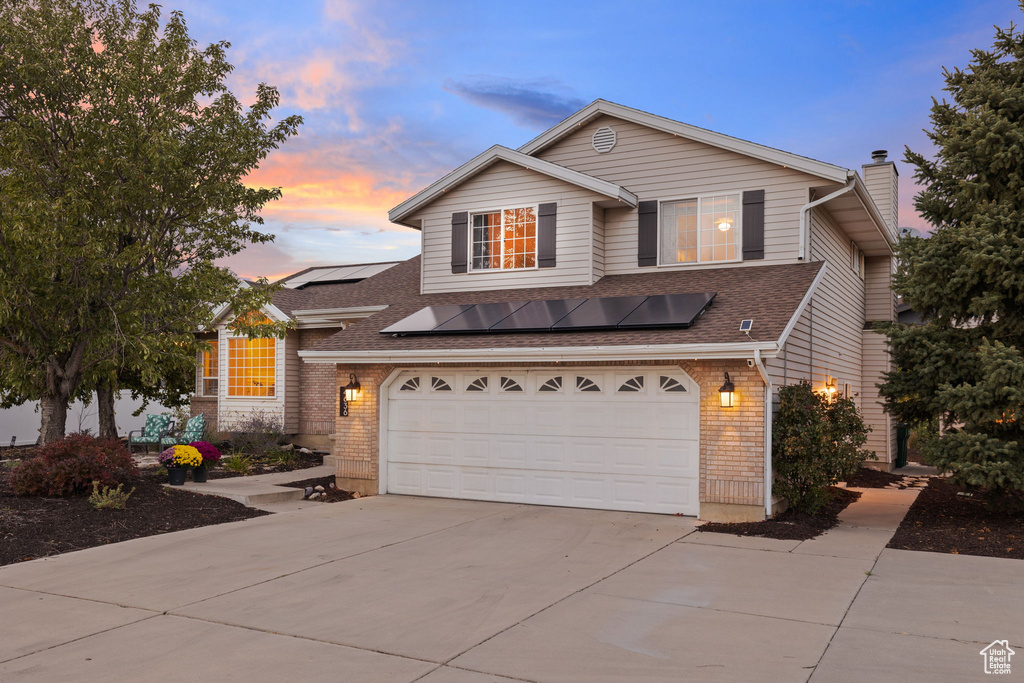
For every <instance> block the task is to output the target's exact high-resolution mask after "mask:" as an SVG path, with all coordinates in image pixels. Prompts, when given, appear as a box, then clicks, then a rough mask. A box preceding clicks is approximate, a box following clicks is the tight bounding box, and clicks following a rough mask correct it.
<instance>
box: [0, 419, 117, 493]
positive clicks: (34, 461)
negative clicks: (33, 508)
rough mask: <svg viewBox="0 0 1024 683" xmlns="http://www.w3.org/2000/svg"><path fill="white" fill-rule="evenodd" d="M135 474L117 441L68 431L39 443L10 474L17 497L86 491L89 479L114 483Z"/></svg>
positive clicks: (106, 483) (105, 483) (102, 482)
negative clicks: (58, 438)
mask: <svg viewBox="0 0 1024 683" xmlns="http://www.w3.org/2000/svg"><path fill="white" fill-rule="evenodd" d="M136 474H137V470H136V468H135V461H133V460H132V456H131V455H130V454H129V453H128V449H126V448H125V447H124V444H122V443H121V442H120V441H117V440H116V439H97V438H95V437H93V436H90V435H89V434H83V433H79V434H71V435H69V436H67V437H65V438H64V439H61V440H60V441H55V442H53V443H51V444H48V445H46V446H43V447H42V448H40V449H39V450H37V451H36V454H35V456H34V457H32V458H31V459H29V460H26V461H24V462H22V463H21V464H20V465H18V466H16V467H15V468H14V471H13V472H12V473H11V488H12V489H13V490H14V493H15V494H16V495H19V496H69V495H72V494H74V493H80V492H84V491H88V490H89V487H90V486H91V485H92V482H93V481H97V482H99V484H100V485H101V486H116V485H117V484H122V483H126V482H128V481H131V480H132V479H133V478H134V477H135V476H136Z"/></svg>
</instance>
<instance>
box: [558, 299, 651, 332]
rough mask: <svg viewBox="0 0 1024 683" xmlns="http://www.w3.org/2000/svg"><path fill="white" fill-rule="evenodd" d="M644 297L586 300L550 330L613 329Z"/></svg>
mask: <svg viewBox="0 0 1024 683" xmlns="http://www.w3.org/2000/svg"><path fill="white" fill-rule="evenodd" d="M646 299H647V297H646V296H614V297H604V298H601V299H587V300H586V301H584V302H583V303H582V304H580V305H579V306H578V307H577V308H575V309H574V310H573V311H572V312H571V313H569V314H568V315H567V316H565V317H564V318H562V319H561V320H559V321H558V322H557V323H555V324H554V325H552V326H551V329H552V330H601V329H614V328H615V327H616V326H618V324H619V321H621V320H622V319H623V318H625V317H626V316H628V315H629V314H630V313H632V312H633V311H634V310H635V309H636V307H637V306H639V305H640V304H642V303H643V302H644V301H645V300H646Z"/></svg>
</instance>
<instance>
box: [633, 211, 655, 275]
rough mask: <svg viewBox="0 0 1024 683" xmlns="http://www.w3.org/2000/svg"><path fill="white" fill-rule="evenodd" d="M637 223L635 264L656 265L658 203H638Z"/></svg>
mask: <svg viewBox="0 0 1024 683" xmlns="http://www.w3.org/2000/svg"><path fill="white" fill-rule="evenodd" d="M639 210H640V217H639V220H638V222H637V227H638V231H637V243H636V264H637V265H638V266H656V265H658V202H656V201H652V202H640V207H639Z"/></svg>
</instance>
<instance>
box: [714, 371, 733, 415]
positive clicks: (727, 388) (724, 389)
mask: <svg viewBox="0 0 1024 683" xmlns="http://www.w3.org/2000/svg"><path fill="white" fill-rule="evenodd" d="M718 395H719V397H721V401H722V407H723V408H732V407H733V406H734V405H735V401H736V386H735V385H734V384H733V383H732V380H731V379H729V373H728V372H727V373H725V384H723V385H722V386H721V387H719V389H718Z"/></svg>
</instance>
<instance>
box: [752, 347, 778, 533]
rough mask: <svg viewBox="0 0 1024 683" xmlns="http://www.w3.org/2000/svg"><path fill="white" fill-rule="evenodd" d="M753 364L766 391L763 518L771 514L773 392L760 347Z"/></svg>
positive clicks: (755, 353) (755, 350) (756, 351)
mask: <svg viewBox="0 0 1024 683" xmlns="http://www.w3.org/2000/svg"><path fill="white" fill-rule="evenodd" d="M754 365H756V366H757V371H758V372H760V373H761V379H763V380H764V386H765V392H766V394H765V401H764V518H765V519H769V518H771V516H772V479H773V477H772V474H773V473H772V396H774V393H775V392H774V389H773V387H772V380H771V378H770V377H769V376H768V370H767V369H766V368H765V367H764V363H763V362H761V350H760V349H754Z"/></svg>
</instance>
